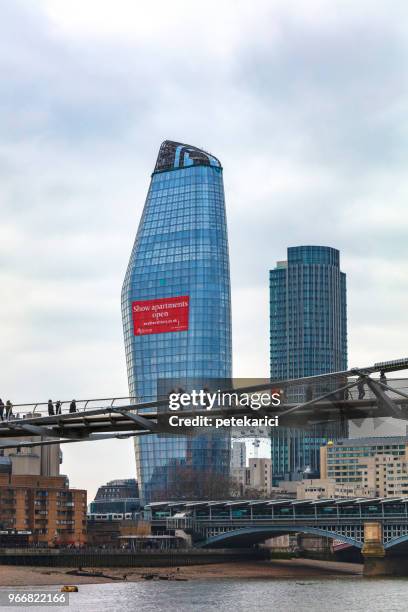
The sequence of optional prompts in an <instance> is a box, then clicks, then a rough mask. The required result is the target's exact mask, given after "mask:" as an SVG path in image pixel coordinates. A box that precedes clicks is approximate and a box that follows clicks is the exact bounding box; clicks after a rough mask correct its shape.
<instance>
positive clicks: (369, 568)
mask: <svg viewBox="0 0 408 612" xmlns="http://www.w3.org/2000/svg"><path fill="white" fill-rule="evenodd" d="M361 553H362V555H363V557H364V576H386V575H388V574H389V573H392V572H390V571H389V569H390V568H389V567H388V563H387V561H388V559H386V557H385V548H384V544H383V538H382V525H381V523H374V522H370V523H364V544H363V548H362V550H361Z"/></svg>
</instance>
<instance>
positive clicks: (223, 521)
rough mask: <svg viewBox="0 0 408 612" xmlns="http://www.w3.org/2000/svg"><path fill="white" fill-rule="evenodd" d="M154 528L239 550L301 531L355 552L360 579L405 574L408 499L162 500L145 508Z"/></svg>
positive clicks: (202, 544) (407, 564) (201, 543)
mask: <svg viewBox="0 0 408 612" xmlns="http://www.w3.org/2000/svg"><path fill="white" fill-rule="evenodd" d="M145 516H146V518H147V519H148V520H150V521H151V524H152V527H154V528H155V529H156V530H165V531H168V530H175V529H179V530H183V531H185V532H187V533H189V534H191V536H192V537H193V541H194V542H195V543H196V545H197V546H199V547H204V548H228V547H245V546H252V545H256V544H259V543H261V542H264V541H265V540H267V539H269V538H274V537H277V536H281V535H285V534H290V533H306V534H313V535H316V536H323V537H326V538H330V539H336V540H340V541H342V542H345V543H347V544H350V545H351V546H354V547H356V548H357V549H360V551H361V553H362V555H363V558H364V570H365V574H366V575H386V574H390V573H392V574H395V573H399V574H403V575H406V574H408V557H407V556H406V555H407V552H408V498H401V497H396V498H374V499H369V498H356V499H343V498H342V499H317V500H293V499H292V500H288V499H271V500H237V499H233V500H223V501H183V502H180V501H173V502H171V501H163V502H153V503H150V504H148V505H147V506H145Z"/></svg>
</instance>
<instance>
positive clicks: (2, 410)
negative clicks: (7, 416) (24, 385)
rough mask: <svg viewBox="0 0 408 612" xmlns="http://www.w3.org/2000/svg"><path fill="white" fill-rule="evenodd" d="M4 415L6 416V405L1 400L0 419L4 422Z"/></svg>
mask: <svg viewBox="0 0 408 612" xmlns="http://www.w3.org/2000/svg"><path fill="white" fill-rule="evenodd" d="M3 414H4V403H3V400H2V399H0V418H1V420H2V421H4V418H3Z"/></svg>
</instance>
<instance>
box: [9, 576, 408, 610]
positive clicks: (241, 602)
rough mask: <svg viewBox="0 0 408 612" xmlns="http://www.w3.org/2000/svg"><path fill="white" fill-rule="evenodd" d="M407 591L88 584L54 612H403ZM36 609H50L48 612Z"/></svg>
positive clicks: (267, 583) (385, 583)
mask: <svg viewBox="0 0 408 612" xmlns="http://www.w3.org/2000/svg"><path fill="white" fill-rule="evenodd" d="M407 586H408V580H407V579H405V578H401V579H396V578H391V579H385V578H384V579H364V578H362V577H344V578H343V577H342V578H326V579H319V580H316V579H303V580H302V579H292V580H291V579H285V580H257V579H253V580H250V581H247V582H243V581H238V580H235V579H220V580H214V579H213V580H192V581H189V582H165V581H163V582H162V581H157V582H156V581H154V582H135V583H115V584H87V585H80V587H79V592H78V593H73V594H71V595H70V603H69V608H64V607H58V608H57V607H52V609H54V610H61V611H62V610H64V609H68V610H69V611H70V612H73V611H74V610H75V611H81V612H91V611H92V612H101V611H103V610H109V612H116V611H120V612H127V611H129V612H130V611H132V612H133V611H134V610H141V611H142V612H162V611H163V612H169V611H174V612H195V611H203V612H208V611H209V610H211V611H212V610H214V611H215V610H216V611H217V612H227V611H228V612H231V610H235V611H238V612H240V611H242V612H244V611H245V612H247V611H251V610H253V611H254V612H267V611H268V612H270V610H279V612H282V611H284V612H304V611H309V610H310V611H313V612H323V611H324V612H326V611H328V610H334V609H335V610H336V612H343V611H344V612H362V611H364V612H368V611H369V612H385V611H386V612H394V611H397V610H398V611H399V610H407V602H406V597H407ZM48 588H49V587H48ZM0 590H1V591H3V592H4V591H6V590H7V589H6V588H4V587H2V588H1V589H0ZM45 590H47V587H46V589H45ZM1 609H6V608H3V607H1ZM7 609H10V608H7ZM19 609H20V610H22V609H28V608H22V607H19ZM35 609H37V610H46V609H48V610H50V607H48V608H45V607H43V606H41V607H36V608H35Z"/></svg>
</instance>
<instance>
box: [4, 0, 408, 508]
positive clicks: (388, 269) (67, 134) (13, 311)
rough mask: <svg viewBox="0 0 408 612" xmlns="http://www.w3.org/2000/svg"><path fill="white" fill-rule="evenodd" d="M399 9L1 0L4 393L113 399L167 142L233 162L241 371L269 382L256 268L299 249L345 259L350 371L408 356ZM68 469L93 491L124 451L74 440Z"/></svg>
mask: <svg viewBox="0 0 408 612" xmlns="http://www.w3.org/2000/svg"><path fill="white" fill-rule="evenodd" d="M142 4H143V8H141V7H142ZM406 6H407V5H406V3H404V2H402V1H401V2H399V1H398V0H396V1H395V2H393V3H392V5H390V3H389V2H387V1H386V0H384V1H381V0H380V1H376V0H369V1H365V0H359V1H358V2H349V1H347V0H342V1H339V2H336V1H335V0H327V1H324V0H304V1H302V0H296V1H291V0H282V1H280V0H275V1H274V0H267V1H264V0H253V1H252V2H248V1H247V0H245V1H242V0H224V1H223V0H218V1H215V0H208V1H207V2H205V3H197V2H191V1H190V2H187V1H183V0H173V1H172V2H166V1H164V0H156V2H153V3H150V4H149V3H138V2H134V0H115V1H113V0H69V1H67V0H3V2H1V14H2V18H1V21H0V70H1V75H2V78H1V81H0V111H1V112H0V211H1V223H0V283H1V295H2V299H1V300H0V326H1V327H0V330H1V345H2V355H3V359H2V367H1V368H0V396H1V397H2V398H3V399H4V400H5V399H8V398H11V399H12V400H13V401H14V402H15V403H19V402H23V401H43V400H47V399H48V397H52V398H54V399H57V398H61V399H63V400H65V399H67V400H68V399H71V398H72V397H74V396H75V397H77V398H88V397H104V396H108V397H109V396H115V395H116V396H119V395H126V393H127V380H126V370H125V356H124V349H123V340H122V326H121V314H120V289H121V284H122V280H123V276H124V273H125V269H126V265H127V261H128V258H129V255H130V250H131V247H132V243H133V239H134V235H135V232H136V229H137V225H138V221H139V217H140V214H141V210H142V206H143V203H144V199H145V196H146V192H147V188H148V184H149V176H150V173H151V171H152V169H153V166H154V163H155V158H156V155H157V151H158V148H159V145H160V143H161V141H162V140H164V139H174V140H179V141H182V142H186V143H190V144H194V145H197V146H202V147H204V148H206V149H207V150H209V151H211V152H213V153H214V154H215V155H216V156H217V157H219V158H220V159H221V161H222V163H223V166H224V180H225V189H226V198H227V215H228V224H229V240H230V255H231V274H232V297H233V331H234V368H235V374H236V375H238V376H263V375H267V374H268V334H269V330H268V270H269V268H271V267H273V265H274V263H275V261H276V260H278V259H283V258H285V253H286V248H287V246H289V245H297V244H323V245H329V246H333V247H337V248H339V249H340V250H341V261H342V269H343V270H344V271H345V272H346V273H347V278H348V317H349V363H350V365H366V364H369V363H371V362H373V361H375V360H380V359H392V358H397V357H400V356H403V355H406V354H407V353H408V350H407V343H408V342H407V341H408V330H407V320H408V293H407V291H406V288H407V285H408V267H407V264H406V261H407V258H408V240H407V233H408V218H407V215H406V202H407V199H408V174H407V172H406V165H407V161H408V154H407V140H408V139H407V130H408V122H407V116H408V115H407V104H408V95H407V47H408V44H407V34H408V28H407V26H406V23H407V12H408V9H407V8H406ZM63 470H64V472H65V473H67V474H68V475H69V476H70V480H71V484H72V485H73V486H76V487H86V488H88V490H89V496H90V498H92V497H93V494H94V492H95V490H96V488H97V486H99V485H100V484H102V483H103V482H106V480H108V479H111V478H118V477H131V476H133V475H134V457H133V453H132V443H131V442H130V441H115V442H105V443H102V442H100V443H88V444H83V445H72V446H71V447H70V446H69V445H66V446H65V447H64V465H63Z"/></svg>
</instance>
